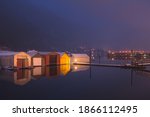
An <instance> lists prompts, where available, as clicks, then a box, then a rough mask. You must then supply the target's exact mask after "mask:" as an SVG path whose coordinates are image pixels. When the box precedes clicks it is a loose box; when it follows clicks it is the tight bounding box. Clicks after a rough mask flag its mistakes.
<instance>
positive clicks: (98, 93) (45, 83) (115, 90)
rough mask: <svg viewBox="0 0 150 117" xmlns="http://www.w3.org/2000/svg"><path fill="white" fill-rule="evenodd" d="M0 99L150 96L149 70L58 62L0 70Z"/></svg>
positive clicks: (134, 97)
mask: <svg viewBox="0 0 150 117" xmlns="http://www.w3.org/2000/svg"><path fill="white" fill-rule="evenodd" d="M0 89H1V93H0V99H150V91H149V89H150V71H149V68H147V69H146V70H139V69H121V68H111V67H110V68H106V67H94V66H93V67H89V66H80V65H72V66H70V65H62V66H57V67H56V66H52V67H36V68H34V69H32V70H18V71H14V72H13V71H6V70H5V71H0Z"/></svg>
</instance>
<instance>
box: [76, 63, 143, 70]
mask: <svg viewBox="0 0 150 117" xmlns="http://www.w3.org/2000/svg"><path fill="white" fill-rule="evenodd" d="M74 65H87V66H101V67H119V68H131V69H132V68H145V66H142V65H131V64H124V65H121V64H98V63H74Z"/></svg>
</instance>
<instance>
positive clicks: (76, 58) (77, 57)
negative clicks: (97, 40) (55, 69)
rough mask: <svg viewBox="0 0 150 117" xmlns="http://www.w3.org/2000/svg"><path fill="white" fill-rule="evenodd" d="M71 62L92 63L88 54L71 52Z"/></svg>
mask: <svg viewBox="0 0 150 117" xmlns="http://www.w3.org/2000/svg"><path fill="white" fill-rule="evenodd" d="M71 63H72V64H73V63H90V57H89V56H88V55H87V54H71Z"/></svg>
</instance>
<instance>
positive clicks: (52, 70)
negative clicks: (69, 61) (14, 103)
mask: <svg viewBox="0 0 150 117" xmlns="http://www.w3.org/2000/svg"><path fill="white" fill-rule="evenodd" d="M88 69H89V66H81V65H71V66H70V65H60V66H50V67H48V66H47V67H34V68H33V69H21V70H15V71H9V70H8V71H5V70H1V71H0V79H2V80H6V81H9V82H12V83H14V84H16V85H21V86H22V85H25V84H27V83H29V82H30V81H31V79H34V80H35V79H39V78H56V77H58V76H66V75H67V74H68V73H70V72H79V71H85V70H88Z"/></svg>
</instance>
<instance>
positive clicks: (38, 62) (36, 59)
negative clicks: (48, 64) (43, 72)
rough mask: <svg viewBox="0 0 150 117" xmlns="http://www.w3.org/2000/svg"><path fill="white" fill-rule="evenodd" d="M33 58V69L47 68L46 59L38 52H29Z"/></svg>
mask: <svg viewBox="0 0 150 117" xmlns="http://www.w3.org/2000/svg"><path fill="white" fill-rule="evenodd" d="M27 53H28V54H29V55H30V57H31V65H32V66H33V67H40V66H45V59H44V57H43V56H42V55H40V54H39V53H38V52H37V51H35V50H31V51H28V52H27Z"/></svg>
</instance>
